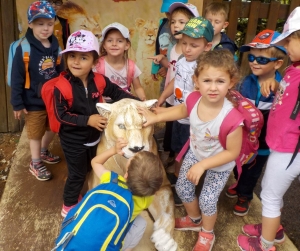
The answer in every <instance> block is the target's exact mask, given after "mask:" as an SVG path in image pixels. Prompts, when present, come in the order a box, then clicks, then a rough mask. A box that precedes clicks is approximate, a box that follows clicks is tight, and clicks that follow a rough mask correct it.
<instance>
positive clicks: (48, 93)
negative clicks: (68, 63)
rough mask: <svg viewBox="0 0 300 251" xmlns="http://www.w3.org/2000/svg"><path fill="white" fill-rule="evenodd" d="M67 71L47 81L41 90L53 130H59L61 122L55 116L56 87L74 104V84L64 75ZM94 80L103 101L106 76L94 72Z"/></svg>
mask: <svg viewBox="0 0 300 251" xmlns="http://www.w3.org/2000/svg"><path fill="white" fill-rule="evenodd" d="M65 74H66V72H62V73H61V74H60V75H59V76H58V77H56V78H53V79H51V80H49V81H47V82H46V83H45V84H44V85H43V87H42V90H41V94H42V99H43V101H44V103H45V106H46V109H47V113H48V119H49V124H50V129H51V131H52V132H55V133H57V132H59V128H60V122H59V121H58V120H57V118H56V116H55V109H54V87H56V88H58V89H59V91H60V92H61V94H62V95H63V96H64V99H65V100H66V101H67V102H68V105H69V107H71V106H72V103H73V93H72V86H71V84H70V82H69V81H68V80H67V79H66V78H65V77H64V75H65ZM94 75H95V77H94V81H95V84H96V86H97V89H98V92H99V94H100V100H99V102H102V93H103V90H104V88H105V86H106V82H105V79H104V77H103V76H102V75H101V74H98V73H94Z"/></svg>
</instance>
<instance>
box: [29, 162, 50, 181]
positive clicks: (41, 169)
mask: <svg viewBox="0 0 300 251" xmlns="http://www.w3.org/2000/svg"><path fill="white" fill-rule="evenodd" d="M29 171H30V172H31V173H32V175H34V176H35V177H36V178H37V179H38V180H40V181H45V180H50V179H51V177H52V175H51V173H50V171H48V170H47V167H46V166H45V165H44V164H43V162H42V161H41V162H39V163H37V164H33V162H32V161H31V162H30V165H29Z"/></svg>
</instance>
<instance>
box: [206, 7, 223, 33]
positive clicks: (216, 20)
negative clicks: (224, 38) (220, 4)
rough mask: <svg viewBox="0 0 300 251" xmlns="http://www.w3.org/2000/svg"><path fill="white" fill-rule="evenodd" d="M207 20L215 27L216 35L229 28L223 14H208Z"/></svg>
mask: <svg viewBox="0 0 300 251" xmlns="http://www.w3.org/2000/svg"><path fill="white" fill-rule="evenodd" d="M205 18H206V19H207V20H208V21H210V22H211V24H212V26H213V27H214V35H218V34H220V33H221V31H222V29H225V28H226V27H227V26H228V24H229V23H228V22H226V20H225V17H224V15H223V14H222V13H217V14H215V15H214V14H212V13H211V12H208V13H206V15H205Z"/></svg>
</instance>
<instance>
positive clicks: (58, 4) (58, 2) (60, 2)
mask: <svg viewBox="0 0 300 251" xmlns="http://www.w3.org/2000/svg"><path fill="white" fill-rule="evenodd" d="M48 2H49V3H50V4H55V5H57V6H60V5H62V4H63V1H60V0H58V1H48Z"/></svg>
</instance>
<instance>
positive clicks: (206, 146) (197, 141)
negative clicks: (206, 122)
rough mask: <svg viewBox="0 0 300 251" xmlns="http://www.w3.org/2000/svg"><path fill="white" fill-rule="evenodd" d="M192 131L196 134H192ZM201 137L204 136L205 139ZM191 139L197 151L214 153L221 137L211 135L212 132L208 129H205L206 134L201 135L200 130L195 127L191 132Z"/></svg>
mask: <svg viewBox="0 0 300 251" xmlns="http://www.w3.org/2000/svg"><path fill="white" fill-rule="evenodd" d="M200 130H203V129H200ZM192 131H193V132H195V133H192ZM197 135H198V136H197ZM199 135H203V136H204V137H201V138H200V137H199ZM190 139H191V144H192V145H193V148H194V149H195V150H198V151H203V152H212V151H213V150H214V149H216V147H217V144H218V143H219V135H216V136H213V135H211V132H210V130H209V128H208V127H206V128H205V133H204V134H201V133H200V131H199V129H198V128H195V127H193V128H192V130H191V136H190Z"/></svg>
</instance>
